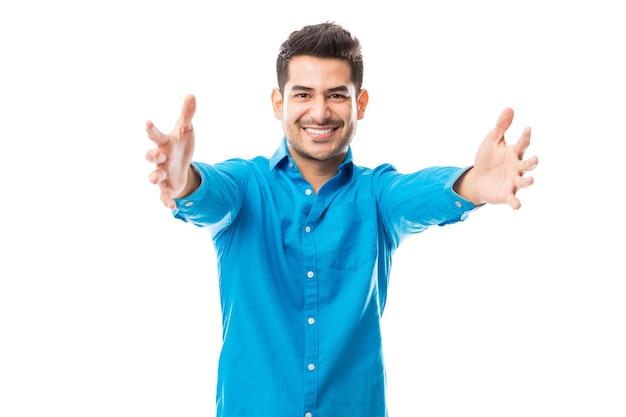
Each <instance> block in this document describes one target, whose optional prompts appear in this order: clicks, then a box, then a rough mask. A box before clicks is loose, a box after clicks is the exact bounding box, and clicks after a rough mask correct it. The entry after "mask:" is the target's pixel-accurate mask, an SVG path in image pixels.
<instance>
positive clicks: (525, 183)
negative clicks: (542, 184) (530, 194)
mask: <svg viewBox="0 0 626 417" xmlns="http://www.w3.org/2000/svg"><path fill="white" fill-rule="evenodd" d="M534 182H535V179H534V178H533V177H521V178H520V180H519V188H528V187H530V186H531V185H533V183H534Z"/></svg>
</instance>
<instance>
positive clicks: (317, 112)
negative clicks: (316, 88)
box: [309, 97, 331, 124]
mask: <svg viewBox="0 0 626 417" xmlns="http://www.w3.org/2000/svg"><path fill="white" fill-rule="evenodd" d="M309 115H310V116H311V118H312V119H313V120H315V121H316V122H317V123H319V124H324V122H325V121H326V120H328V119H329V118H330V116H331V111H330V107H329V106H328V101H327V100H326V97H316V98H315V100H313V101H312V102H311V107H310V109H309Z"/></svg>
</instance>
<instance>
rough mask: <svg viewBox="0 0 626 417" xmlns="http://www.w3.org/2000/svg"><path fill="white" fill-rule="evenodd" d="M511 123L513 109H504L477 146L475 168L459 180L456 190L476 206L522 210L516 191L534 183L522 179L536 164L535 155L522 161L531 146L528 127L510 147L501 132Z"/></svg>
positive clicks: (530, 178)
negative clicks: (506, 206)
mask: <svg viewBox="0 0 626 417" xmlns="http://www.w3.org/2000/svg"><path fill="white" fill-rule="evenodd" d="M512 121H513V110H512V109H509V108H506V109H504V111H503V112H502V113H501V114H500V117H499V118H498V121H497V123H496V127H495V128H494V129H493V130H491V132H489V133H488V134H487V136H486V137H485V139H484V140H483V142H482V143H481V144H480V146H479V147H478V151H477V152H476V157H475V159H474V166H473V167H472V168H471V169H470V170H468V171H467V172H466V173H465V174H464V175H463V176H462V177H461V178H459V179H458V180H457V182H456V184H455V186H454V189H455V191H456V192H457V193H458V194H459V195H460V196H461V197H463V198H465V199H467V200H469V201H471V202H473V203H474V204H476V205H480V204H484V203H490V204H508V205H510V206H511V208H513V209H514V210H517V209H519V208H520V207H521V203H520V201H519V199H518V198H517V196H516V194H517V191H518V190H520V189H521V188H526V187H529V186H531V185H532V184H533V181H534V180H533V177H529V176H524V174H526V173H527V172H528V171H532V170H533V169H534V168H535V167H536V166H537V163H538V159H537V157H536V156H532V157H530V158H528V159H524V152H526V149H527V148H528V146H529V145H530V128H529V127H527V128H526V129H524V130H523V131H522V135H521V136H520V138H519V139H518V141H517V143H515V144H513V145H509V144H507V143H506V141H505V139H504V133H505V132H506V130H507V129H508V128H509V127H510V126H511V122H512Z"/></svg>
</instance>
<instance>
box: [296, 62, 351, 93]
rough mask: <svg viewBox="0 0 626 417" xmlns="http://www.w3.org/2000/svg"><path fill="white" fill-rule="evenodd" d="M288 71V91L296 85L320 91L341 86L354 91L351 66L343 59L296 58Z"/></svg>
mask: <svg viewBox="0 0 626 417" xmlns="http://www.w3.org/2000/svg"><path fill="white" fill-rule="evenodd" d="M288 69H289V78H288V80H287V84H286V88H287V89H289V88H290V87H292V86H294V85H299V86H306V87H310V88H313V89H320V90H326V89H328V88H335V87H339V86H345V87H348V88H349V89H354V84H353V83H352V81H351V79H350V75H351V68H350V64H348V62H347V61H344V60H341V59H337V58H318V57H314V56H308V55H302V56H296V57H293V58H292V59H291V60H290V61H289V67H288Z"/></svg>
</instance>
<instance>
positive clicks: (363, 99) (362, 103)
mask: <svg viewBox="0 0 626 417" xmlns="http://www.w3.org/2000/svg"><path fill="white" fill-rule="evenodd" d="M369 99H370V96H369V93H368V92H367V90H366V89H362V90H361V93H360V94H359V98H357V100H356V105H357V108H358V109H359V112H358V114H357V120H361V119H362V118H363V117H364V116H365V108H366V107H367V102H368V101H369Z"/></svg>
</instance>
